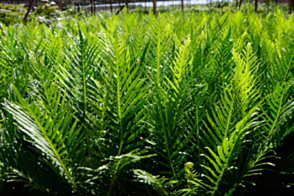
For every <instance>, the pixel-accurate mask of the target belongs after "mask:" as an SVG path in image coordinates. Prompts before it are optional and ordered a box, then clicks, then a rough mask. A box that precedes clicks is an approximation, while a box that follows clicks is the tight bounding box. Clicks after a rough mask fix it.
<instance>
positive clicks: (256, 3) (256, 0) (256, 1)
mask: <svg viewBox="0 0 294 196" xmlns="http://www.w3.org/2000/svg"><path fill="white" fill-rule="evenodd" d="M257 6H258V0H255V12H257Z"/></svg>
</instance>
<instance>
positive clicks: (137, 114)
mask: <svg viewBox="0 0 294 196" xmlns="http://www.w3.org/2000/svg"><path fill="white" fill-rule="evenodd" d="M44 6H46V5H44ZM42 9H45V7H43V8H42ZM49 11H50V10H49ZM51 11H52V10H51ZM51 11H50V13H51ZM41 13H43V14H45V15H46V14H48V13H49V12H48V13H47V11H46V13H45V12H43V11H42V10H41V8H40V9H39V10H38V14H40V15H42V14H41ZM293 24H294V16H293V15H292V16H289V19H286V18H285V17H284V13H283V12H281V11H280V10H277V12H276V13H274V14H268V15H266V16H264V15H258V14H256V13H251V14H244V13H241V12H237V13H231V12H226V13H225V14H220V13H205V12H202V13H194V12H192V13H190V12H187V13H179V12H175V13H163V14H159V16H158V17H155V16H154V15H153V14H152V12H150V14H149V15H142V14H139V13H132V14H128V13H127V12H126V11H125V12H122V14H121V15H118V16H117V15H113V16H110V15H102V14H98V15H95V16H91V17H85V16H83V17H79V18H77V17H72V18H64V19H61V20H59V21H56V22H55V23H52V24H51V25H50V27H48V26H46V25H44V24H39V23H37V22H36V21H34V20H33V21H31V22H29V23H28V24H26V25H23V24H18V25H17V28H15V27H13V26H3V27H2V28H1V30H0V31H1V32H0V103H1V104H0V182H1V183H0V192H1V194H3V195H19V190H16V191H11V190H13V189H12V187H21V189H24V190H23V191H25V192H26V193H29V194H34V193H36V194H37V195H38V194H39V195H40V194H41V193H42V194H48V195H108V196H111V195H142V196H143V195H165V196H166V195H211V196H212V195H213V196H216V195H250V193H252V192H250V190H252V187H253V186H252V185H255V184H256V185H257V187H258V186H259V184H260V179H262V177H263V176H264V175H269V174H274V175H280V174H283V175H284V174H287V175H292V174H293V172H294V171H293V164H292V163H293V154H294V152H293V150H291V148H290V149H289V148H288V147H287V149H286V151H285V148H286V147H285V146H288V145H289V141H291V138H292V137H293V127H294V123H293V120H292V118H293V109H294V104H293V103H294V97H293V93H294V89H293V82H294V75H293V69H294V67H293V66H294V62H293V56H294V55H293V51H294V38H293V33H294V29H293V28H291V27H293ZM282 151H283V153H281V152H282ZM278 157H282V159H281V160H279V159H278ZM293 184H294V182H293V181H291V182H285V183H284V182H280V183H276V184H275V185H274V186H276V187H278V186H292V185H293Z"/></svg>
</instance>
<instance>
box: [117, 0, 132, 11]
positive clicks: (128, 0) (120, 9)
mask: <svg viewBox="0 0 294 196" xmlns="http://www.w3.org/2000/svg"><path fill="white" fill-rule="evenodd" d="M129 2H130V0H127V1H126V4H125V6H126V7H127V5H128V3H129ZM122 9H124V6H123V7H120V8H119V9H118V11H117V12H116V13H115V14H116V15H118V14H119V13H120V12H121V11H122Z"/></svg>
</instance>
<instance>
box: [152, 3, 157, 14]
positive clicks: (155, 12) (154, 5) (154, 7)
mask: <svg viewBox="0 0 294 196" xmlns="http://www.w3.org/2000/svg"><path fill="white" fill-rule="evenodd" d="M153 11H154V15H155V16H157V10H156V0H153Z"/></svg>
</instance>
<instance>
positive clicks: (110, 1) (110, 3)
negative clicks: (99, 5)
mask: <svg viewBox="0 0 294 196" xmlns="http://www.w3.org/2000/svg"><path fill="white" fill-rule="evenodd" d="M110 10H111V13H113V10H112V0H110Z"/></svg>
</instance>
